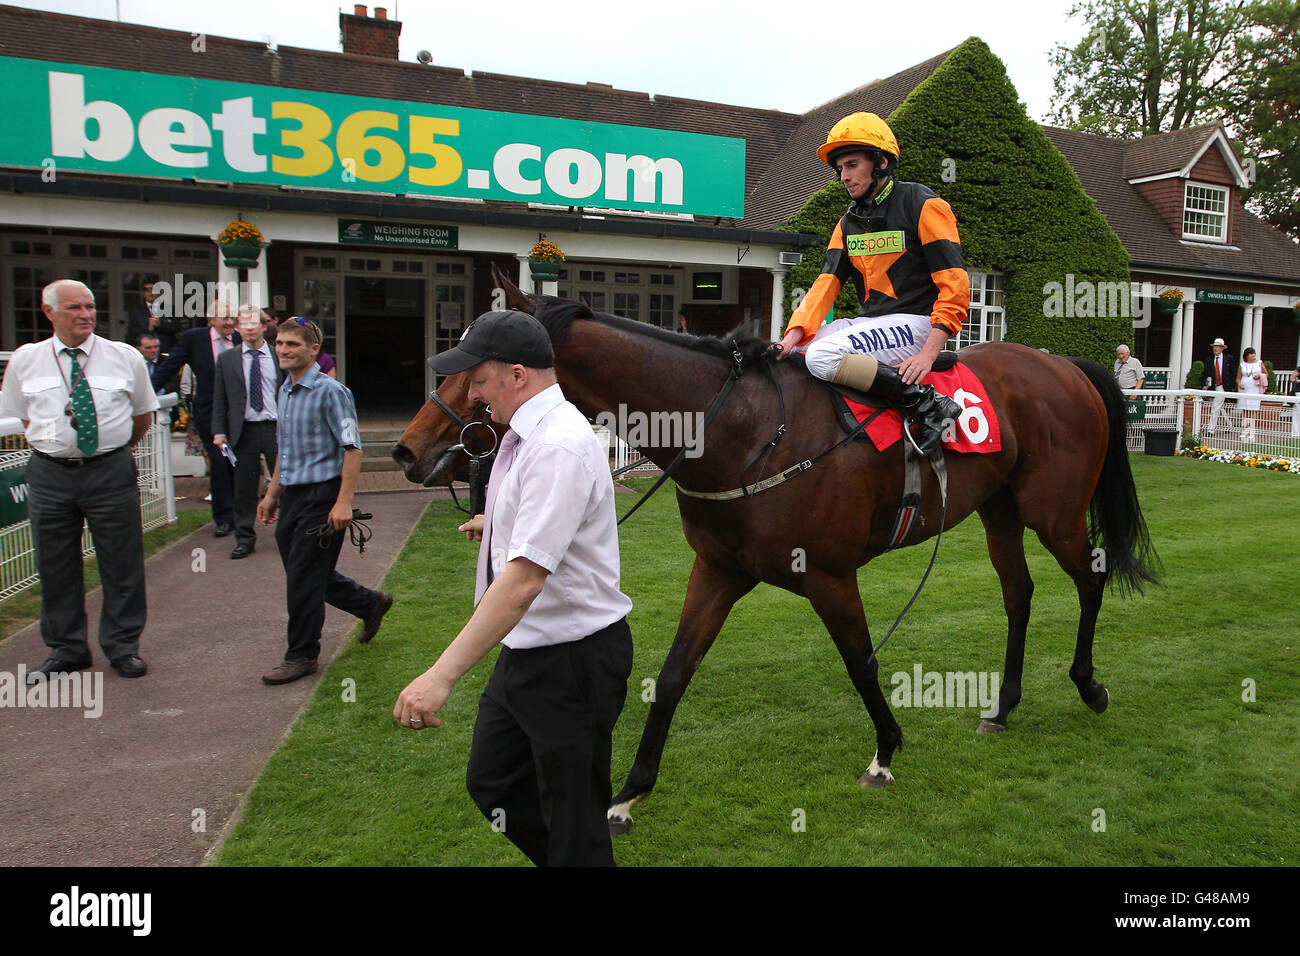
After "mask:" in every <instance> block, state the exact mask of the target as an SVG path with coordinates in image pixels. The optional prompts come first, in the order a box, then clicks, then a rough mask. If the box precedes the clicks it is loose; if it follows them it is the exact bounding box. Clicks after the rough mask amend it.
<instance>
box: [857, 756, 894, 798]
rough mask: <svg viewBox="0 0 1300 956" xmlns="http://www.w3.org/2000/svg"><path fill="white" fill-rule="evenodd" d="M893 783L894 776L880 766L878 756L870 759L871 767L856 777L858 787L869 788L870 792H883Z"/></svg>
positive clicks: (886, 768) (887, 769)
mask: <svg viewBox="0 0 1300 956" xmlns="http://www.w3.org/2000/svg"><path fill="white" fill-rule="evenodd" d="M893 782H894V775H893V774H892V773H890V772H889V768H888V767H882V766H880V763H879V754H877V755H876V756H875V757H872V758H871V766H870V767H868V768H867V769H866V770H865V771H864V772H863V774H862V776H860V777H858V786H860V787H870V788H871V789H872V790H884V789H885V788H886V787H887V786H889V785H890V784H891V783H893Z"/></svg>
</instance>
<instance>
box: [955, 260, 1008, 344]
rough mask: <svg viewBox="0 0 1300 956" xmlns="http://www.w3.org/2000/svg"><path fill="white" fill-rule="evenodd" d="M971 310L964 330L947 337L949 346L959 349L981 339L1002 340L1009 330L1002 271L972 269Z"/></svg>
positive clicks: (987, 340) (989, 340) (976, 342)
mask: <svg viewBox="0 0 1300 956" xmlns="http://www.w3.org/2000/svg"><path fill="white" fill-rule="evenodd" d="M967 274H968V275H969V276H970V311H968V312H967V313H966V321H965V322H963V323H962V326H961V331H960V332H958V333H957V334H956V335H954V336H953V337H952V338H950V339H949V340H948V344H947V348H949V349H951V350H953V351H956V350H957V349H964V348H965V347H966V346H968V345H979V344H980V343H981V342H1001V341H1002V340H1003V339H1004V338H1005V337H1006V334H1007V316H1006V310H1005V309H1004V308H1003V305H1002V297H1003V294H1004V289H1003V283H1004V281H1005V279H1006V277H1005V276H1004V275H1003V274H1002V273H1001V272H978V271H975V270H971V271H969V272H968V273H967Z"/></svg>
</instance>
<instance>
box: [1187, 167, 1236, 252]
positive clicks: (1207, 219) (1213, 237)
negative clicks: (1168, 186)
mask: <svg viewBox="0 0 1300 956" xmlns="http://www.w3.org/2000/svg"><path fill="white" fill-rule="evenodd" d="M1193 190H1200V195H1193ZM1216 194H1217V196H1216ZM1229 198H1230V197H1229V195H1228V187H1227V186H1212V185H1210V184H1209V183H1197V182H1192V181H1191V180H1190V179H1189V180H1188V181H1187V182H1186V183H1184V184H1183V238H1184V239H1189V240H1192V241H1194V242H1227V241H1228V200H1229ZM1216 207H1221V208H1216ZM1189 218H1191V219H1192V221H1191V222H1189ZM1216 220H1217V224H1218V229H1217V231H1214V232H1211V231H1208V230H1211V229H1214V226H1215V222H1216ZM1189 226H1192V227H1193V228H1189ZM1195 227H1200V229H1203V230H1206V231H1198V230H1197V228H1195Z"/></svg>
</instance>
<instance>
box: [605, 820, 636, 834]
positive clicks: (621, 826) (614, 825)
mask: <svg viewBox="0 0 1300 956" xmlns="http://www.w3.org/2000/svg"><path fill="white" fill-rule="evenodd" d="M608 821H609V835H610V836H612V837H616V836H622V835H623V834H624V833H626V832H627V831H628V830H630V829H632V818H631V817H616V816H611V817H609V818H608Z"/></svg>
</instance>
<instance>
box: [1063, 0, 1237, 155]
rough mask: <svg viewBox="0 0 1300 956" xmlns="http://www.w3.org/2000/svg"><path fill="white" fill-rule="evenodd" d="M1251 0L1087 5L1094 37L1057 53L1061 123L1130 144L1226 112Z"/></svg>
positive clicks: (1111, 0) (1078, 10) (1109, 0)
mask: <svg viewBox="0 0 1300 956" xmlns="http://www.w3.org/2000/svg"><path fill="white" fill-rule="evenodd" d="M1244 7H1245V2H1244V0H1236V2H1232V0H1086V2H1083V3H1078V4H1076V5H1075V6H1073V7H1072V8H1071V9H1070V16H1072V17H1074V16H1082V17H1083V19H1084V22H1085V23H1086V24H1087V26H1088V34H1087V35H1086V36H1085V37H1084V38H1083V39H1082V40H1080V41H1079V42H1078V43H1077V44H1075V46H1073V47H1066V46H1063V45H1058V46H1057V47H1056V49H1055V50H1054V51H1052V53H1051V62H1052V65H1053V66H1054V67H1055V68H1056V78H1055V80H1054V83H1053V86H1054V91H1055V92H1054V95H1053V97H1052V105H1053V110H1054V112H1053V114H1052V116H1051V120H1052V122H1054V123H1058V124H1061V125H1063V126H1067V127H1070V128H1071V129H1077V130H1081V131H1083V132H1086V133H1097V134H1100V135H1102V136H1111V137H1116V138H1128V137H1135V136H1149V135H1151V134H1153V133H1163V132H1168V131H1170V130H1175V129H1183V128H1185V127H1188V126H1195V125H1197V124H1198V123H1201V122H1205V121H1206V120H1208V119H1210V118H1212V117H1217V116H1218V115H1219V114H1220V113H1221V112H1222V106H1223V101H1224V96H1225V89H1226V87H1227V86H1228V84H1229V82H1230V80H1231V76H1230V74H1229V61H1230V58H1231V56H1232V53H1233V49H1234V41H1235V40H1236V38H1237V37H1238V35H1239V31H1240V30H1241V27H1242V25H1243V24H1244V22H1245V18H1244V14H1243V8H1244Z"/></svg>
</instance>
